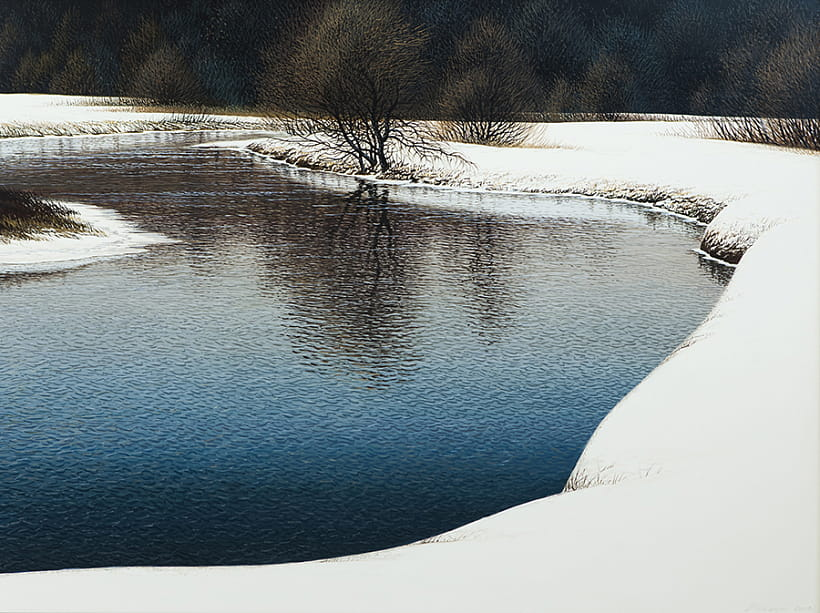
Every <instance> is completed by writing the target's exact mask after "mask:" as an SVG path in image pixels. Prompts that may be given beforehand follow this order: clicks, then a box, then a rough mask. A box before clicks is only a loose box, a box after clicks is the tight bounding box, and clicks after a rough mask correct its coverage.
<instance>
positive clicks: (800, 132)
mask: <svg viewBox="0 0 820 613" xmlns="http://www.w3.org/2000/svg"><path fill="white" fill-rule="evenodd" d="M700 126H701V130H702V132H701V135H702V136H704V137H706V138H718V139H722V140H731V141H738V142H743V143H757V144H761V145H776V146H779V147H793V148H796V149H808V150H810V151H818V150H820V119H784V118H764V117H712V118H709V119H708V120H706V121H704V122H703V123H701V124H700Z"/></svg>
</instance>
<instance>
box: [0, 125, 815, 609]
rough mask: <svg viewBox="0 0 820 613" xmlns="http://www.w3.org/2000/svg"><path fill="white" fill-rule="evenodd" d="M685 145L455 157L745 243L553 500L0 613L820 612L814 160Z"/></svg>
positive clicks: (534, 184) (70, 580) (106, 586)
mask: <svg viewBox="0 0 820 613" xmlns="http://www.w3.org/2000/svg"><path fill="white" fill-rule="evenodd" d="M682 127H684V128H685V125H683V124H679V123H661V122H652V123H648V122H647V123H614V124H606V123H595V124H593V123H589V124H558V125H550V126H547V127H546V128H545V131H544V129H543V128H539V130H540V132H537V133H535V134H534V135H533V136H532V137H531V139H530V141H529V142H528V143H527V144H528V145H529V146H526V147H519V148H503V149H497V148H490V147H480V146H468V145H455V147H457V148H458V149H459V150H460V151H461V152H462V153H463V154H464V155H465V157H467V158H468V159H469V160H470V161H471V162H473V164H474V166H470V167H467V168H463V169H461V170H459V172H460V173H462V174H461V176H462V177H466V179H465V180H464V183H462V184H468V183H472V184H474V185H473V186H474V187H481V185H477V184H478V183H482V184H483V186H485V187H491V188H494V189H520V190H523V191H561V192H566V191H579V192H581V193H600V194H601V195H609V196H616V197H622V198H625V197H629V196H630V194H632V195H633V198H634V199H641V197H642V195H643V196H646V195H647V194H648V195H652V191H653V190H654V192H655V194H656V195H657V194H663V195H664V196H665V198H659V200H652V198H644V199H646V200H648V201H650V202H656V203H657V204H659V205H661V206H664V205H665V204H666V203H665V202H664V201H665V200H668V199H673V200H674V199H675V198H677V199H678V202H684V203H685V202H688V203H690V204H691V203H695V204H696V205H697V207H698V208H699V209H703V210H706V209H710V208H711V211H709V210H707V211H706V213H707V214H710V215H714V213H715V212H716V211H717V210H720V209H722V210H721V212H720V213H719V214H717V216H716V217H715V218H714V220H713V221H711V223H709V225H708V226H707V227H706V228H705V231H706V233H707V236H711V237H712V239H713V240H714V242H715V244H716V245H718V246H719V245H721V244H729V245H735V246H737V245H740V247H741V249H744V248H745V247H746V246H748V245H750V244H752V243H754V244H753V245H752V246H751V248H750V249H749V250H748V252H747V253H746V255H745V256H744V257H743V259H742V261H741V262H740V264H739V265H738V267H737V269H736V272H735V275H734V278H733V279H732V281H731V283H730V284H729V286H728V288H727V289H726V291H725V293H724V295H723V296H722V298H721V299H720V301H719V302H718V304H717V305H716V306H715V308H714V309H713V311H712V313H711V314H710V315H709V317H708V318H707V320H706V321H705V322H704V323H703V324H702V325H701V326H700V327H699V328H698V329H697V330H696V331H694V332H693V334H692V335H691V337H690V338H689V340H688V341H687V342H685V343H684V344H683V346H682V347H681V348H679V349H678V350H676V351H675V352H674V353H673V354H672V355H671V356H670V357H669V358H668V359H667V360H666V361H665V362H664V363H663V364H661V365H660V366H659V367H658V368H657V369H656V370H655V371H653V372H652V373H651V374H650V375H649V376H648V377H647V378H646V379H645V380H644V381H643V382H642V383H641V384H640V385H639V386H638V387H637V388H635V390H633V391H632V392H631V393H630V394H629V395H628V396H627V397H626V398H624V399H623V400H622V401H621V402H620V403H619V404H618V405H617V406H616V407H615V408H614V409H613V410H612V411H611V413H610V414H609V415H608V416H607V418H606V419H605V420H604V421H603V423H602V424H601V425H600V426H599V428H598V430H597V431H596V432H595V434H594V435H593V437H592V439H591V440H590V441H589V443H588V445H587V447H586V449H585V451H584V453H583V455H582V457H581V459H580V460H579V462H578V464H577V466H576V468H575V471H574V472H573V475H572V476H571V478H570V481H569V483H568V491H566V492H565V493H563V494H560V495H556V496H551V497H548V498H544V499H541V500H537V501H534V502H531V503H528V504H525V505H521V506H519V507H515V508H512V509H509V510H507V511H504V512H502V513H498V514H496V515H493V516H490V517H487V518H484V519H482V520H479V521H477V522H474V523H472V524H470V525H467V526H464V527H462V528H459V529H457V530H455V531H453V532H450V533H447V534H445V535H441V536H438V537H434V538H431V539H427V540H425V541H423V542H421V543H417V544H413V545H408V546H405V547H399V548H396V549H392V550H388V551H382V552H376V553H372V554H366V555H361V556H352V557H349V558H343V559H338V560H330V561H317V562H308V563H300V564H284V565H274V566H255V567H213V568H119V569H94V570H74V571H55V572H45V573H22V574H15V575H0V610H2V611H21V612H22V611H38V612H39V611H84V612H96V611H143V612H147V611H157V612H159V611H203V612H204V611H236V612H244V611H281V612H287V613H299V612H317V613H318V612H321V613H329V612H349V613H366V612H371V611H372V612H374V613H375V612H378V613H387V612H396V613H398V612H406V613H420V612H441V613H444V612H447V613H452V612H470V613H473V612H476V613H479V612H487V613H490V612H492V613H500V612H508V611H509V612H536V611H537V612H541V611H560V612H565V613H570V612H590V613H593V612H594V613H598V612H619V613H620V612H624V613H638V612H646V613H650V612H651V613H657V612H661V611H663V612H681V613H684V612H685V613H694V612H698V613H708V612H714V613H729V612H756V611H759V612H778V613H779V612H783V613H786V612H790V613H791V612H810V611H817V608H818V591H817V590H818V588H817V579H818V476H819V475H818V435H819V434H820V430H819V427H820V423H818V407H820V374H819V373H820V329H819V328H820V326H819V324H818V321H819V320H820V308H818V302H819V301H820V248H819V247H818V245H820V243H819V242H818V221H819V217H820V216H819V215H818V208H820V203H819V202H818V201H819V200H820V198H819V196H820V185H818V181H820V172H818V171H820V156H818V155H817V154H814V153H800V152H796V151H791V150H786V149H777V148H773V147H764V146H758V145H748V144H739V143H729V142H719V141H705V140H699V139H689V138H683V137H680V136H676V135H675V134H674V133H675V132H676V131H679V130H681V129H682ZM545 139H548V141H549V147H548V148H547V147H541V146H537V145H539V144H544V143H545V142H546V141H545ZM619 194H620V195H619ZM724 205H726V208H723V207H724ZM673 208H674V207H673ZM0 555H2V554H1V553H0Z"/></svg>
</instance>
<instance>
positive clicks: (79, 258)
mask: <svg viewBox="0 0 820 613" xmlns="http://www.w3.org/2000/svg"><path fill="white" fill-rule="evenodd" d="M61 204H65V205H66V206H67V207H68V208H69V209H71V210H72V211H74V212H76V213H77V217H78V219H80V220H82V222H83V223H85V224H87V225H88V226H90V227H91V228H93V229H94V233H92V234H82V235H76V236H50V237H43V238H42V239H41V240H33V239H15V240H8V241H0V274H2V273H13V272H20V271H26V272H35V271H40V270H50V269H54V268H66V267H73V266H80V265H82V264H85V263H88V262H91V261H94V260H98V259H100V258H112V257H121V256H126V255H133V254H136V253H140V252H141V251H143V250H144V249H145V247H147V246H148V245H153V244H157V243H162V242H167V241H168V240H169V239H168V238H166V237H164V236H161V235H159V234H154V233H151V232H144V231H142V230H140V229H139V228H138V227H137V226H136V225H135V224H133V223H131V222H129V221H127V220H125V219H123V218H122V216H120V215H119V214H118V213H116V212H115V211H111V210H108V209H103V208H100V207H96V206H92V205H88V204H80V203H74V202H71V203H61Z"/></svg>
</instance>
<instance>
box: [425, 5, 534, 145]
mask: <svg viewBox="0 0 820 613" xmlns="http://www.w3.org/2000/svg"><path fill="white" fill-rule="evenodd" d="M534 82H535V76H534V75H533V74H532V72H531V71H530V70H529V69H528V68H527V63H526V61H525V59H524V57H523V54H522V53H521V51H520V50H519V49H518V47H517V45H516V43H515V42H514V41H513V39H512V37H511V36H510V35H509V33H508V32H507V30H506V29H505V28H504V27H503V26H502V25H501V24H499V23H497V22H495V21H493V20H491V19H489V18H486V17H482V18H480V19H478V20H476V22H475V23H473V25H472V27H471V28H470V30H469V31H468V32H467V34H466V35H465V36H464V37H463V38H462V39H461V41H459V45H458V47H457V49H456V52H455V54H454V56H453V58H452V60H451V62H450V66H449V67H448V71H447V79H446V82H445V85H444V88H443V93H442V97H441V110H442V114H443V117H444V121H443V122H442V124H441V126H442V130H441V133H442V136H443V137H444V138H447V139H450V140H457V141H462V142H467V143H478V144H484V145H515V144H518V143H519V142H521V140H522V139H523V137H524V135H525V133H526V126H525V124H524V123H522V122H521V121H519V120H520V113H521V112H522V111H524V110H526V109H527V108H528V106H529V104H530V102H531V101H532V99H533V95H534V86H533V83H534Z"/></svg>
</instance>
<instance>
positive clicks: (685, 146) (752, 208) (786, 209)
mask: <svg viewBox="0 0 820 613" xmlns="http://www.w3.org/2000/svg"><path fill="white" fill-rule="evenodd" d="M701 132H702V126H700V125H699V124H698V123H696V122H693V121H635V122H584V123H559V124H533V125H532V126H531V127H530V131H529V133H528V135H527V137H526V139H525V140H524V142H523V143H522V144H521V146H518V147H503V148H499V147H484V146H480V145H468V144H463V143H448V144H447V146H448V148H449V149H450V151H452V152H453V153H454V154H456V155H457V157H456V158H453V159H446V158H435V159H418V158H414V159H413V160H412V163H411V164H408V165H406V166H398V167H397V168H396V169H395V170H391V171H389V172H388V173H386V174H385V175H382V176H377V177H371V178H373V179H376V180H386V181H390V182H395V181H399V182H403V181H404V182H406V181H411V182H421V183H425V184H431V185H439V186H447V187H454V188H459V189H480V190H488V191H512V192H524V193H553V194H565V193H572V194H581V195H586V196H594V197H601V198H608V199H613V200H627V201H631V202H637V203H640V204H645V205H649V206H653V207H657V208H660V209H663V210H666V211H669V212H671V213H674V214H678V215H683V216H685V217H689V218H692V219H695V220H697V221H699V222H701V223H704V224H708V227H707V229H706V231H705V234H704V238H703V243H702V245H701V248H702V249H703V250H704V251H705V252H706V253H708V254H709V255H711V256H713V257H715V258H717V259H720V260H724V261H727V262H729V263H737V262H738V261H739V260H740V258H741V257H742V255H743V253H744V252H745V251H746V250H747V249H748V248H749V247H750V246H751V245H752V244H753V243H754V241H755V240H756V239H757V238H758V237H759V236H760V235H761V234H762V233H763V232H765V231H766V230H767V229H769V228H771V227H774V226H776V225H778V224H779V223H782V222H784V221H786V220H789V219H796V218H800V217H802V216H803V215H804V214H806V212H807V211H810V210H811V209H812V208H813V207H815V206H816V198H817V191H816V189H817V184H818V179H817V168H818V161H817V160H818V157H817V154H814V153H810V152H806V151H801V150H788V149H783V148H775V147H767V146H762V145H752V144H745V143H733V142H727V141H718V140H708V139H703V138H694V137H693V135H696V134H699V133H701ZM222 146H230V145H229V144H223V145H222ZM234 148H245V149H247V150H249V151H252V152H254V153H256V154H260V155H264V156H269V157H271V158H272V159H278V160H281V161H284V162H286V163H289V164H293V165H296V166H302V167H306V168H310V169H324V170H328V171H332V172H342V173H347V174H353V173H354V172H355V169H353V168H346V167H344V166H340V165H339V163H338V162H335V161H329V160H327V159H325V158H324V156H323V155H322V153H321V152H318V151H316V150H313V149H310V148H306V147H303V146H300V145H299V143H297V142H295V141H293V140H292V139H289V138H288V137H286V136H285V135H284V134H282V135H280V136H279V137H277V138H271V139H264V140H259V141H253V142H251V141H246V142H243V143H235V144H234ZM729 205H732V206H729Z"/></svg>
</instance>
